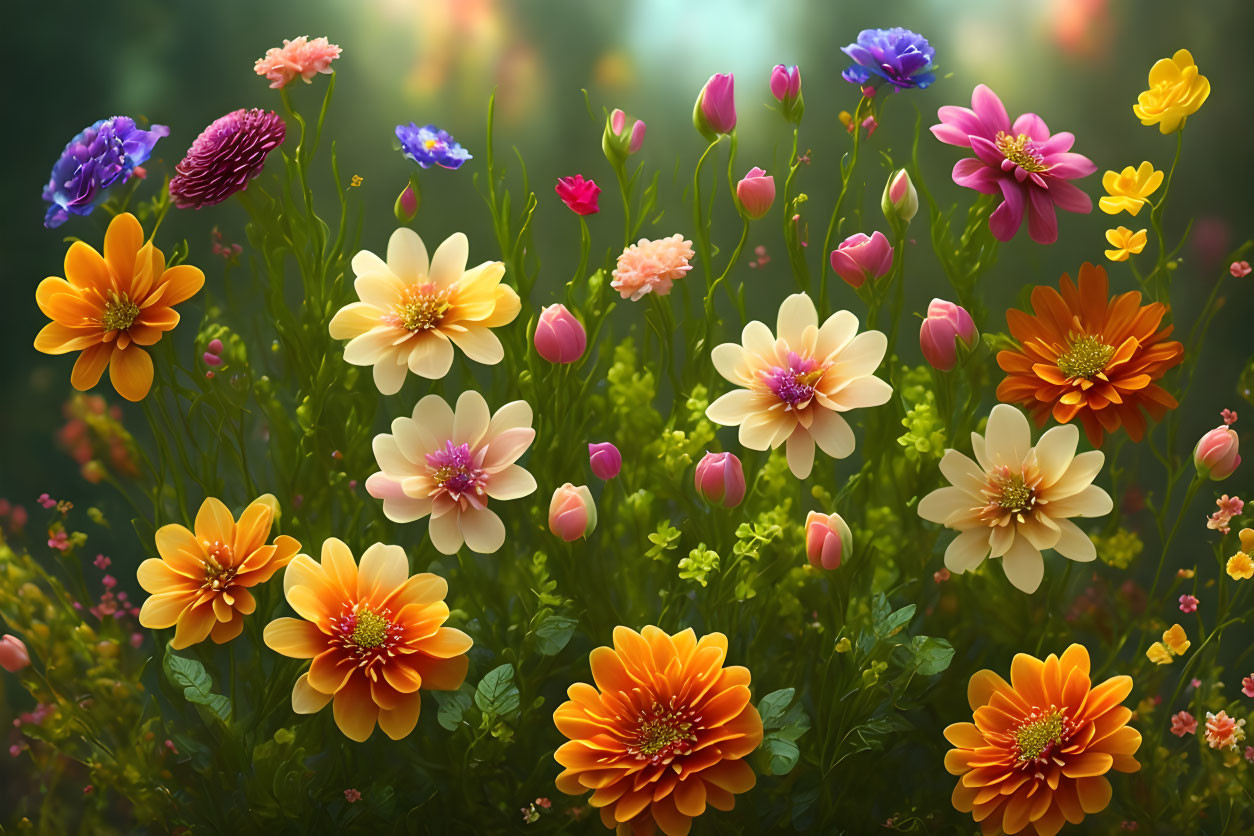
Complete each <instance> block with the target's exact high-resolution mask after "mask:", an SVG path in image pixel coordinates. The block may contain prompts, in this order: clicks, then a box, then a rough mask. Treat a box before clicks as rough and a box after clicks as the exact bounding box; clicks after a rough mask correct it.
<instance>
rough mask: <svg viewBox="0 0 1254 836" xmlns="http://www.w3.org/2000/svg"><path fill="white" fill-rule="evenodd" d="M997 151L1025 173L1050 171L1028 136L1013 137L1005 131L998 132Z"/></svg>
mask: <svg viewBox="0 0 1254 836" xmlns="http://www.w3.org/2000/svg"><path fill="white" fill-rule="evenodd" d="M994 142H995V144H996V145H997V150H998V151H1000V152H1001V153H1002V155H1003V156H1004V157H1005V158H1006V159H1008V160H1010V161H1011V162H1012V163H1014V164H1015V165H1017V166H1019V168H1021V169H1023V170H1024V171H1031V172H1038V173H1039V172H1042V171H1046V170H1048V169H1049V166H1047V165H1045V158H1044V157H1042V156H1041V153H1040V152H1039V151H1037V150H1036V147H1035V145H1034V143H1033V142H1032V138H1031V137H1029V136H1028V135H1027V134H1018V135H1017V136H1011V135H1010V134H1008V133H1006V132H1005V131H998V132H997V137H996V139H995V140H994Z"/></svg>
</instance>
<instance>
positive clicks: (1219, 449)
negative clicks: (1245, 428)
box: [1193, 425, 1241, 482]
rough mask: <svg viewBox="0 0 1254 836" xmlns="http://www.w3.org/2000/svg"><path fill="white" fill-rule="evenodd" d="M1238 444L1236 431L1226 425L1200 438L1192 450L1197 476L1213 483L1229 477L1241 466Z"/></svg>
mask: <svg viewBox="0 0 1254 836" xmlns="http://www.w3.org/2000/svg"><path fill="white" fill-rule="evenodd" d="M1238 442H1239V439H1238V437H1237V432H1236V430H1234V429H1232V428H1231V427H1228V426H1226V425H1225V426H1222V427H1215V429H1213V430H1211V431H1210V432H1208V433H1207V434H1206V435H1204V436H1202V438H1201V440H1199V441H1198V442H1197V446H1196V447H1194V448H1193V465H1194V466H1195V467H1196V468H1197V472H1198V475H1199V476H1202V477H1203V478H1205V479H1210V480H1211V481H1214V482H1218V481H1220V480H1222V479H1227V478H1228V477H1229V476H1231V475H1232V473H1233V471H1235V470H1236V469H1237V467H1238V466H1239V465H1240V464H1241V454H1240V453H1238V452H1237V447H1238Z"/></svg>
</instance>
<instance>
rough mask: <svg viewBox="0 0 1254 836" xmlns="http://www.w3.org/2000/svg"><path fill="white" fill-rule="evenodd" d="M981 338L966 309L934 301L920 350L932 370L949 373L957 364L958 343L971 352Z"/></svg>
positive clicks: (922, 336) (922, 332)
mask: <svg viewBox="0 0 1254 836" xmlns="http://www.w3.org/2000/svg"><path fill="white" fill-rule="evenodd" d="M979 337H980V334H979V332H978V331H976V330H975V322H974V321H973V320H972V319H971V314H969V313H967V312H966V310H965V309H963V308H961V307H959V306H958V305H955V304H954V303H953V302H946V301H945V300H944V299H933V300H932V303H931V304H930V305H928V306H927V319H925V320H923V326H922V327H921V328H920V329H919V348H921V349H923V356H924V357H925V358H926V359H927V362H928V363H929V364H930V365H931V366H932V368H934V369H936V370H938V371H942V372H947V371H949V370H950V369H952V368H953V367H954V366H955V365H956V364H957V363H958V341H961V342H962V344H963V345H965V346H966V347H967V348H968V349H971V348H974V347H975V343H976V340H978V339H979Z"/></svg>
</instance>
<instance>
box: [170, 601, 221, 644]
mask: <svg viewBox="0 0 1254 836" xmlns="http://www.w3.org/2000/svg"><path fill="white" fill-rule="evenodd" d="M217 623H218V619H217V618H216V617H215V616H214V614H213V606H212V605H211V604H208V603H204V604H199V605H197V606H194V607H188V608H187V610H186V611H184V612H183V614H182V615H181V616H179V620H178V626H177V627H175V629H174V640H173V641H171V642H170V647H172V648H174V649H175V650H182V649H183V648H185V647H191V646H192V645H194V644H200V643H201V642H203V641H204V640H205V639H206V638H208V636H209V631H210V630H212V629H213V625H214V624H217Z"/></svg>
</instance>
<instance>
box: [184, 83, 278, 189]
mask: <svg viewBox="0 0 1254 836" xmlns="http://www.w3.org/2000/svg"><path fill="white" fill-rule="evenodd" d="M286 135H287V125H285V124H284V122H283V117H281V116H279V115H278V114H277V113H275V112H273V111H266V110H258V109H256V108H254V109H252V110H245V109H240V110H236V111H233V112H231V113H228V114H227V115H226V116H223V117H222V118H220V119H218V120H217V121H215V122H214V123H213V124H212V125H210V126H209V127H207V128H205V129H204V131H202V132H201V134H200V136H198V137H196V141H195V142H193V143H192V147H191V148H190V149H188V151H187V156H186V157H184V158H183V161H182V162H181V163H179V164H178V165H177V166H175V167H174V170H175V171H177V172H178V174H176V175H175V176H174V177H173V178H172V179H171V180H170V197H172V198H174V205H175V206H177V207H178V208H180V209H200V208H201V207H204V206H213V205H214V204H217V203H221V202H222V201H224V200H226V199H227V198H228V197H230V196H231V195H233V194H235V193H236V192H238V191H241V190H243V189H244V188H245V187H246V186H247V185H248V181H249V180H251V179H253V178H254V177H256V176H257V175H258V174H260V173H261V169H262V167H263V166H264V165H265V164H266V157H267V156H268V155H269V154H270V152H271V151H273V150H274V149H275V148H278V147H279V146H280V145H282V144H283V138H284V137H285V136H286Z"/></svg>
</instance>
